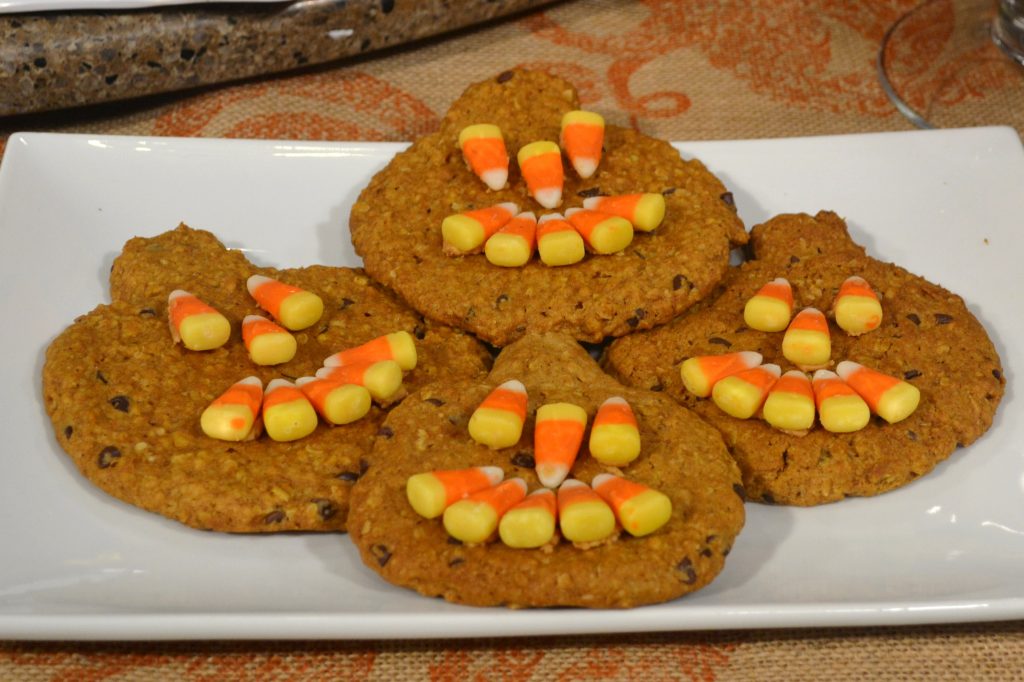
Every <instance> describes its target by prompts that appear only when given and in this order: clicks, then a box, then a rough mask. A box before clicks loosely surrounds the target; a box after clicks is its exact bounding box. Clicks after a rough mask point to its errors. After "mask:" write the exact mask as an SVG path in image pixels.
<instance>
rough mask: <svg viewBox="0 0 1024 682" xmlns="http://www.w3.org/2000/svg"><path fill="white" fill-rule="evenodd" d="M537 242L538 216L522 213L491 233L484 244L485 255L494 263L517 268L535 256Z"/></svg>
mask: <svg viewBox="0 0 1024 682" xmlns="http://www.w3.org/2000/svg"><path fill="white" fill-rule="evenodd" d="M536 244H537V216H535V215H534V214H533V213H531V212H529V211H527V212H525V213H520V214H519V215H517V216H516V217H515V218H513V219H512V220H510V221H508V222H507V223H505V225H504V226H503V227H502V228H501V229H500V230H498V231H497V232H495V233H494V234H493V235H491V238H490V239H488V240H487V243H486V244H484V255H486V256H487V260H488V261H490V262H491V263H493V264H494V265H500V266H502V267H506V268H517V267H520V266H522V265H526V263H527V262H528V261H529V260H530V258H532V257H533V249H534V247H535V246H536Z"/></svg>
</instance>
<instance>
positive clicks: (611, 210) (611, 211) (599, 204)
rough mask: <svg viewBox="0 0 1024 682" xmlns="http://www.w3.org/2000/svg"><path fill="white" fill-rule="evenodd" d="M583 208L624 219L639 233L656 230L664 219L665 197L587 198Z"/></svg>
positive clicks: (642, 195)
mask: <svg viewBox="0 0 1024 682" xmlns="http://www.w3.org/2000/svg"><path fill="white" fill-rule="evenodd" d="M583 208H585V209H588V210H591V211H597V212H599V213H607V214H608V215H617V216H619V217H620V218H625V219H626V220H628V221H629V222H630V223H631V224H632V225H633V227H635V228H636V229H638V230H640V231H641V232H651V231H653V230H655V229H657V227H658V226H659V225H661V221H662V220H664V219H665V197H664V196H663V195H661V194H650V193H648V194H621V195H618V196H599V197H587V198H586V199H584V200H583Z"/></svg>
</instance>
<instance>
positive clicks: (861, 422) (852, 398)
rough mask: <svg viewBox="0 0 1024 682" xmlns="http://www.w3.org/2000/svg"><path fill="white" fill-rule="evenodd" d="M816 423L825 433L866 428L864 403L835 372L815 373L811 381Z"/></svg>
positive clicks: (866, 418)
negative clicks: (816, 409) (817, 421)
mask: <svg viewBox="0 0 1024 682" xmlns="http://www.w3.org/2000/svg"><path fill="white" fill-rule="evenodd" d="M811 383H812V385H813V386H814V402H815V405H816V406H817V407H818V420H819V421H820V422H821V425H822V426H823V427H824V428H825V430H826V431H831V432H833V433H851V432H853V431H859V430H860V429H863V428H864V427H865V426H867V425H868V421H869V420H870V419H871V410H869V409H868V406H867V403H865V402H864V400H863V399H862V398H861V397H860V396H859V395H857V393H856V392H855V391H854V390H853V389H852V388H850V387H849V386H848V385H847V384H846V382H844V381H843V380H842V379H840V378H839V375H838V374H836V373H835V372H830V371H829V370H827V369H819V370H818V371H817V372H815V373H814V377H813V378H812V380H811Z"/></svg>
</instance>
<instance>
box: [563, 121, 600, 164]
mask: <svg viewBox="0 0 1024 682" xmlns="http://www.w3.org/2000/svg"><path fill="white" fill-rule="evenodd" d="M559 141H560V142H561V145H562V149H564V150H565V155H566V156H567V157H569V163H571V164H572V167H573V168H575V169H576V174H577V175H579V176H580V177H581V178H583V179H584V180H585V179H587V178H589V177H590V176H591V175H593V174H594V172H595V171H597V164H599V163H600V162H601V148H602V146H603V145H604V118H602V117H601V115H600V114H595V113H594V112H592V111H580V110H577V111H569V112H566V113H565V115H564V116H562V133H561V136H560V137H559Z"/></svg>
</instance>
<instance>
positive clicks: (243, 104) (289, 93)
mask: <svg viewBox="0 0 1024 682" xmlns="http://www.w3.org/2000/svg"><path fill="white" fill-rule="evenodd" d="M915 2H916V0H873V1H872V2H864V3H851V2H846V1H845V0H778V1H768V0H760V1H758V0H746V1H740V0H677V1H675V2H673V1H669V0H648V1H647V2H614V1H613V0H579V1H577V2H566V3H563V4H559V5H555V6H552V7H549V8H547V9H546V10H543V11H539V12H533V13H530V14H526V15H522V16H518V17H515V18H513V19H510V20H505V21H502V22H499V23H495V24H491V25H488V26H484V27H478V28H475V29H472V30H466V31H463V32H461V33H459V34H456V35H453V36H447V37H444V38H441V39H433V40H430V41H428V42H426V43H420V44H416V45H412V46H405V47H401V48H397V49H394V50H391V51H389V52H386V53H382V54H378V55H373V56H369V57H365V58H361V59H358V60H350V61H347V62H345V63H343V64H339V65H334V66H331V67H326V68H317V69H314V70H311V71H308V72H305V73H302V74H298V75H291V76H287V77H281V78H273V79H266V80H259V81H255V82H249V83H244V84H238V85H232V86H229V87H222V88H216V89H212V90H208V91H205V92H199V93H189V94H187V95H179V96H174V97H163V98H160V99H150V100H147V101H143V102H136V103H131V104H124V105H115V106H105V107H102V108H97V109H89V110H84V111H75V112H62V113H57V114H45V115H37V116H34V117H23V118H20V119H13V120H11V119H8V120H2V119H0V148H2V145H3V143H4V140H5V138H6V135H7V134H8V133H10V132H13V131H14V130H61V131H68V132H72V131H78V132H84V131H88V132H95V133H120V134H138V135H180V136H202V137H249V138H252V137H255V138H283V139H305V140H316V139H331V140H408V139H410V138H413V137H416V136H418V135H420V134H422V133H425V132H427V131H430V130H432V129H433V128H435V127H436V125H437V123H438V120H439V117H440V116H441V115H442V114H443V112H444V111H445V110H446V108H447V106H448V105H449V103H450V102H451V101H452V100H453V99H454V98H455V97H456V96H457V95H458V94H459V93H460V92H461V91H462V90H463V88H464V87H465V86H466V85H467V84H468V83H470V82H473V81H476V80H479V79H483V78H487V77H489V76H492V75H494V74H496V73H498V72H500V71H502V70H504V69H508V68H511V67H515V66H523V67H532V68H540V69H546V70H549V71H552V72H555V73H558V74H560V75H563V76H565V77H567V78H568V79H570V80H572V81H574V82H575V83H576V84H577V85H578V87H579V90H580V93H581V99H582V101H583V103H584V104H585V105H586V106H587V107H588V108H593V109H596V110H599V111H601V112H603V113H605V114H606V116H607V118H608V119H609V120H610V121H612V122H614V123H618V124H625V125H632V126H635V127H637V128H639V129H641V130H643V131H644V132H646V133H650V134H652V135H656V136H659V137H663V138H668V139H675V140H694V139H738V138H756V137H777V136H796V135H819V134H832V133H854V132H870V131H883V130H906V129H909V128H910V127H911V126H910V125H909V124H908V123H907V122H906V121H905V120H904V119H903V118H902V117H901V116H900V115H899V114H897V113H896V112H895V110H894V109H893V108H892V106H891V105H890V104H889V102H888V101H887V99H886V97H885V95H884V94H883V92H882V90H881V88H880V87H879V85H878V80H877V77H876V73H875V57H876V52H877V48H878V45H879V42H880V40H881V38H882V35H883V33H884V31H885V29H886V28H887V27H888V26H889V25H891V24H892V23H893V22H894V21H895V20H896V19H897V18H898V17H899V16H900V15H901V14H902V13H903V12H905V11H906V10H908V9H909V8H910V7H912V6H913V5H914V4H915ZM965 85H967V86H969V85H970V84H969V83H967V84H965ZM963 92H965V93H967V94H965V95H964V96H965V97H967V98H969V97H970V92H971V88H970V87H965V88H963ZM967 104H971V105H972V106H973V105H976V104H977V103H972V102H967ZM1022 569H1024V567H1022ZM1022 573H1024V571H1022ZM1022 580H1024V578H1022ZM641 677H642V678H645V679H648V680H660V679H683V680H691V679H693V680H731V679H758V680H761V679H781V680H804V679H821V678H835V679H877V678H892V679H900V680H934V679H962V680H967V679H980V678H988V679H1003V680H1009V679H1024V623H1021V622H1009V623H990V624H972V625H950V626H929V627H902V628H866V629H805V630H759V631H736V632H692V633H689V632H688V633H671V634H651V635H628V636H602V637H561V638H537V639H532V638H531V639H509V640H473V641H468V640H455V641H424V642H401V641H399V642H395V641H369V642H241V643H233V642H189V643H103V644H96V643H72V642H68V643H30V642H25V643H15V642H10V643H0V679H3V680H14V679H27V680H44V679H45V680H50V679H53V680H57V679H73V680H128V679H132V680H137V679H168V678H170V679H185V680H200V679H201V680H214V679H216V680H221V679H244V680H282V679H321V678H326V679H367V678H369V679H388V680H390V679H434V680H462V679H481V680H490V679H501V680H521V679H529V680H535V679H536V680H542V679H543V680H548V679H560V680H562V679H566V680H576V679H580V680H583V679H586V680H591V679H600V680H613V679H633V678H641Z"/></svg>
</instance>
